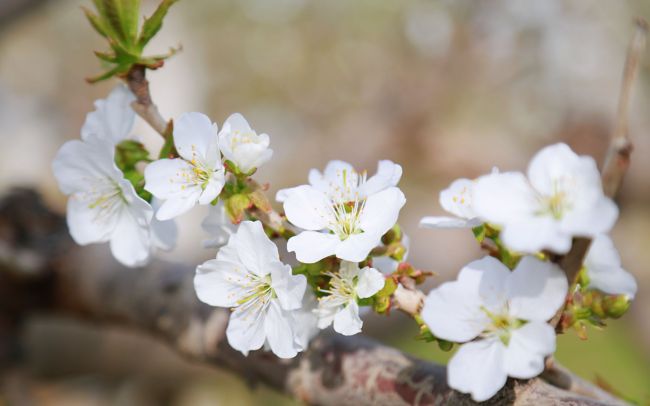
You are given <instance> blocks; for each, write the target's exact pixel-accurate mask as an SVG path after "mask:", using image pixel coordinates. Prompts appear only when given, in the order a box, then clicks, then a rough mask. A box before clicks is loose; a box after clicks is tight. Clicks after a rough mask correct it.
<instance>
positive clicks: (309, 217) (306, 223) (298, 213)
mask: <svg viewBox="0 0 650 406" xmlns="http://www.w3.org/2000/svg"><path fill="white" fill-rule="evenodd" d="M284 212H285V214H286V215H287V219H288V220H289V221H290V222H291V223H292V224H293V225H295V226H296V227H300V228H302V229H305V230H313V231H318V230H322V229H324V228H327V226H328V225H330V224H331V223H333V222H334V218H333V214H332V207H331V205H330V202H329V199H328V198H327V196H325V194H324V193H323V192H321V191H319V190H317V189H315V188H314V187H312V186H309V185H302V186H298V187H295V188H293V189H291V193H290V194H289V195H288V196H287V199H286V200H285V201H284Z"/></svg>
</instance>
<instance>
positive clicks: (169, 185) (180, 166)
mask: <svg viewBox="0 0 650 406" xmlns="http://www.w3.org/2000/svg"><path fill="white" fill-rule="evenodd" d="M144 178H145V186H144V188H145V189H146V190H147V191H149V192H151V194H152V195H154V196H155V197H157V198H159V199H163V200H165V199H172V198H182V197H187V196H196V195H197V190H198V192H199V194H200V193H201V187H200V186H199V185H197V184H195V183H194V182H193V181H192V179H193V166H192V165H190V164H189V163H187V162H186V161H184V160H182V159H178V158H177V159H160V160H158V161H155V162H152V163H150V164H149V165H147V167H146V168H145V169H144Z"/></svg>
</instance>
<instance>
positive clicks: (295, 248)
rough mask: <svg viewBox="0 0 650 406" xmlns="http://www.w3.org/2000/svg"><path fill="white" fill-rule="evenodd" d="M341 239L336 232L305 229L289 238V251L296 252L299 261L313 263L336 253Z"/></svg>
mask: <svg viewBox="0 0 650 406" xmlns="http://www.w3.org/2000/svg"><path fill="white" fill-rule="evenodd" d="M339 243H340V240H339V238H338V237H337V236H335V235H334V234H326V233H320V232H318V231H303V232H302V233H300V234H298V235H296V236H294V237H291V238H289V241H288V242H287V251H289V252H295V253H296V258H297V259H298V261H300V262H302V263H305V264H313V263H314V262H318V261H320V260H321V259H323V258H325V257H329V256H330V255H334V252H335V251H336V247H337V246H338V245H339Z"/></svg>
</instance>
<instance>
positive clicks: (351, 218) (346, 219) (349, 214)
mask: <svg viewBox="0 0 650 406" xmlns="http://www.w3.org/2000/svg"><path fill="white" fill-rule="evenodd" d="M365 205H366V201H365V200H363V201H359V200H354V201H350V202H345V203H334V204H333V205H332V211H333V214H334V223H333V224H332V226H331V230H332V231H333V232H334V234H336V235H337V236H338V237H339V239H340V240H341V241H343V240H345V239H346V238H348V237H349V236H351V235H354V234H359V233H361V232H362V231H363V230H361V225H360V221H359V219H360V217H361V213H362V212H363V209H364V207H365Z"/></svg>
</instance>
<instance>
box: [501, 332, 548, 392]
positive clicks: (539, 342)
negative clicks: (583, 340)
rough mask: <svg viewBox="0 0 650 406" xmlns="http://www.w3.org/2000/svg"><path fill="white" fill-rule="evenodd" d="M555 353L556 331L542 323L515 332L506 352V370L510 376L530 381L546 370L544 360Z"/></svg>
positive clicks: (511, 336)
mask: <svg viewBox="0 0 650 406" xmlns="http://www.w3.org/2000/svg"><path fill="white" fill-rule="evenodd" d="M554 352H555V330H554V329H553V327H551V326H550V325H549V324H546V323H544V322H540V321H533V322H530V323H526V324H525V325H524V326H522V327H520V328H518V329H516V330H513V331H512V333H511V335H510V341H509V342H508V346H507V347H506V351H505V365H504V367H505V370H506V372H507V373H508V375H509V376H512V377H513V378H518V379H530V378H533V377H535V376H537V375H539V374H541V373H542V371H543V370H544V358H545V357H546V356H548V355H551V354H553V353H554Z"/></svg>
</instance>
